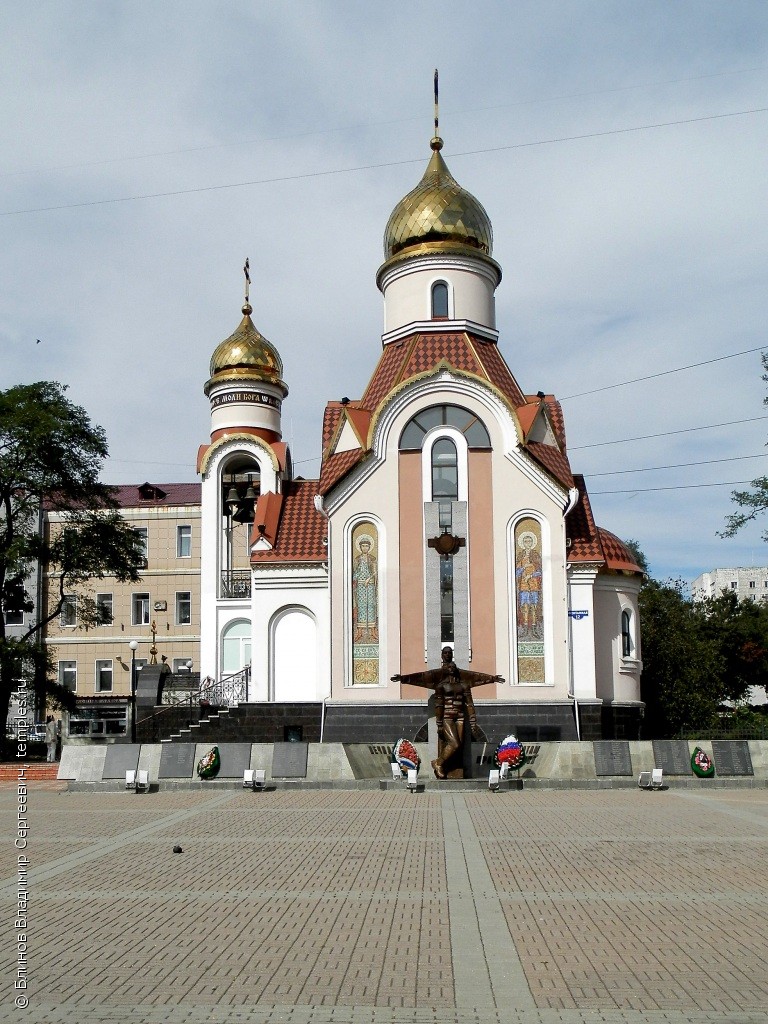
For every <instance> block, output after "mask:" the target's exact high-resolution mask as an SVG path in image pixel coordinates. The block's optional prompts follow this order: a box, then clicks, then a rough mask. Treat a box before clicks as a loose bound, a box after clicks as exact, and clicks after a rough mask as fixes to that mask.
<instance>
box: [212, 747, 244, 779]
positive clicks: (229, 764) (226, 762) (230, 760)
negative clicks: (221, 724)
mask: <svg viewBox="0 0 768 1024" xmlns="http://www.w3.org/2000/svg"><path fill="white" fill-rule="evenodd" d="M219 757H220V758H221V768H219V771H218V774H217V775H216V778H217V779H242V777H243V772H244V771H245V769H246V768H250V766H251V744H250V743H219Z"/></svg>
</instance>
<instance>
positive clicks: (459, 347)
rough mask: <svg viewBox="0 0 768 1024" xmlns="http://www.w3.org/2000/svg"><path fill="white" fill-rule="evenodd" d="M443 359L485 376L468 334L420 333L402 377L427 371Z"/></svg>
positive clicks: (405, 377) (402, 378)
mask: <svg viewBox="0 0 768 1024" xmlns="http://www.w3.org/2000/svg"><path fill="white" fill-rule="evenodd" d="M443 360H445V361H446V362H447V363H450V365H451V366H455V367H456V369H457V370H466V371H467V372H468V373H476V374H478V376H485V374H484V373H483V368H482V367H481V366H480V364H479V363H478V361H477V359H475V356H474V354H473V352H472V349H471V348H470V346H469V338H468V337H467V335H466V334H420V335H419V336H418V337H417V338H416V344H415V345H414V346H413V349H412V350H411V355H410V359H409V360H408V362H407V364H406V365H405V367H404V369H403V371H402V373H401V374H400V378H401V380H407V379H408V378H409V377H415V376H416V374H418V373H426V372H427V371H428V370H431V369H432V368H433V367H435V366H437V365H438V363H441V362H443Z"/></svg>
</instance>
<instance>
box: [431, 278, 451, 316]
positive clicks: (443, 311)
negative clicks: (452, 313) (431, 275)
mask: <svg viewBox="0 0 768 1024" xmlns="http://www.w3.org/2000/svg"><path fill="white" fill-rule="evenodd" d="M432 319H433V320H447V319H448V285H447V284H446V283H445V282H444V281H438V282H437V284H433V285H432Z"/></svg>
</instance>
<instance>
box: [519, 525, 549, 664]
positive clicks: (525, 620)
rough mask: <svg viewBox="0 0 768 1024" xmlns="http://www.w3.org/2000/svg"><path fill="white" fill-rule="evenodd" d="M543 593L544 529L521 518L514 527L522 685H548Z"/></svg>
mask: <svg viewBox="0 0 768 1024" xmlns="http://www.w3.org/2000/svg"><path fill="white" fill-rule="evenodd" d="M543 592H544V580H543V570H542V560H541V526H540V524H539V523H538V522H537V521H536V520H535V519H533V518H527V519H521V520H520V522H519V523H518V524H517V526H516V527H515V596H516V602H515V603H516V619H517V674H518V681H519V682H520V683H529V684H531V683H532V684H536V683H539V684H542V683H544V682H545V674H544V605H543V600H542V597H543Z"/></svg>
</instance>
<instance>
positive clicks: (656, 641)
mask: <svg viewBox="0 0 768 1024" xmlns="http://www.w3.org/2000/svg"><path fill="white" fill-rule="evenodd" d="M639 608H640V627H641V630H642V655H643V674H642V680H641V685H642V695H643V700H644V701H645V704H646V711H645V714H646V724H645V727H644V732H645V734H646V735H648V736H656V737H659V736H673V735H675V734H676V733H677V732H679V731H680V730H681V729H695V730H699V731H701V732H707V731H708V730H709V729H711V728H712V727H713V726H714V725H715V723H716V721H717V710H718V707H719V705H720V703H721V701H722V700H723V699H724V694H723V685H722V682H723V674H724V671H725V660H724V657H723V652H722V650H721V646H720V642H719V637H718V636H717V635H714V634H713V631H712V630H710V629H708V628H707V615H706V611H705V609H704V607H703V606H701V605H697V604H696V603H695V602H694V601H692V600H691V598H689V597H688V596H687V595H686V594H685V591H684V587H683V584H682V582H681V581H680V580H676V581H675V580H671V581H669V582H667V583H660V582H658V580H652V579H650V580H647V581H646V582H645V584H644V585H643V587H642V589H641V591H640V599H639Z"/></svg>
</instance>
